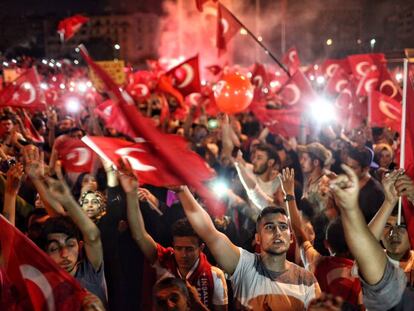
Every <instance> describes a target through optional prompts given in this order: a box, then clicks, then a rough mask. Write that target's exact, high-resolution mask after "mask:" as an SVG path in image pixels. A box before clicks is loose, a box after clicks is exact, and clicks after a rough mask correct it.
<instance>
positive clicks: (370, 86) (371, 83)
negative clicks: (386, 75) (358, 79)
mask: <svg viewBox="0 0 414 311" xmlns="http://www.w3.org/2000/svg"><path fill="white" fill-rule="evenodd" d="M377 82H378V78H371V79H368V80H367V82H365V83H364V88H365V91H366V92H367V93H369V92H371V91H372V90H374V88H375V83H377Z"/></svg>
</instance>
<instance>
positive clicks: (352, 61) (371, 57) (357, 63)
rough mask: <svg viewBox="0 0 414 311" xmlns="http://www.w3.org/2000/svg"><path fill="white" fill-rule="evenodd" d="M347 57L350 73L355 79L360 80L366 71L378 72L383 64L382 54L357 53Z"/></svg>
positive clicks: (383, 57)
mask: <svg viewBox="0 0 414 311" xmlns="http://www.w3.org/2000/svg"><path fill="white" fill-rule="evenodd" d="M347 59H348V63H349V66H350V67H351V71H352V74H353V75H354V77H355V78H356V79H357V80H361V79H362V78H363V77H365V76H366V75H367V74H368V73H371V72H378V71H379V68H381V67H382V65H383V64H385V56H384V54H358V55H351V56H348V58H347Z"/></svg>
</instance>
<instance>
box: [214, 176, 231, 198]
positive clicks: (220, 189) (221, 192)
mask: <svg viewBox="0 0 414 311" xmlns="http://www.w3.org/2000/svg"><path fill="white" fill-rule="evenodd" d="M211 188H212V190H213V191H214V193H215V195H216V196H217V197H219V198H221V197H223V196H225V195H226V193H227V191H228V190H229V186H228V184H227V183H226V182H225V181H224V180H221V179H216V180H215V181H213V182H212V183H211Z"/></svg>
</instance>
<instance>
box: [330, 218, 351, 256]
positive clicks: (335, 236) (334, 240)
mask: <svg viewBox="0 0 414 311" xmlns="http://www.w3.org/2000/svg"><path fill="white" fill-rule="evenodd" d="M326 240H327V241H328V242H329V245H330V247H331V248H332V250H333V251H334V252H335V253H338V254H343V253H346V252H348V251H349V249H348V245H347V244H346V241H345V233H344V227H343V226H342V220H341V218H340V217H338V218H336V219H334V220H332V221H331V222H330V223H329V224H328V228H327V229H326Z"/></svg>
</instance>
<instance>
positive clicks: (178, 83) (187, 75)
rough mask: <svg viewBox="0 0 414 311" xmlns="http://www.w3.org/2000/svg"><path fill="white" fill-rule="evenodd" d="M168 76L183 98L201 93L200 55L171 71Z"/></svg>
mask: <svg viewBox="0 0 414 311" xmlns="http://www.w3.org/2000/svg"><path fill="white" fill-rule="evenodd" d="M166 75H167V76H169V77H171V78H172V81H173V86H174V87H175V88H176V89H177V90H179V91H180V92H181V94H182V95H183V96H187V95H189V94H191V93H200V92H201V82H200V72H199V65H198V55H196V56H194V57H192V58H189V59H187V60H186V61H184V62H183V63H181V64H179V65H177V66H175V67H174V68H172V69H170V70H169V71H168V72H167V73H166Z"/></svg>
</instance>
